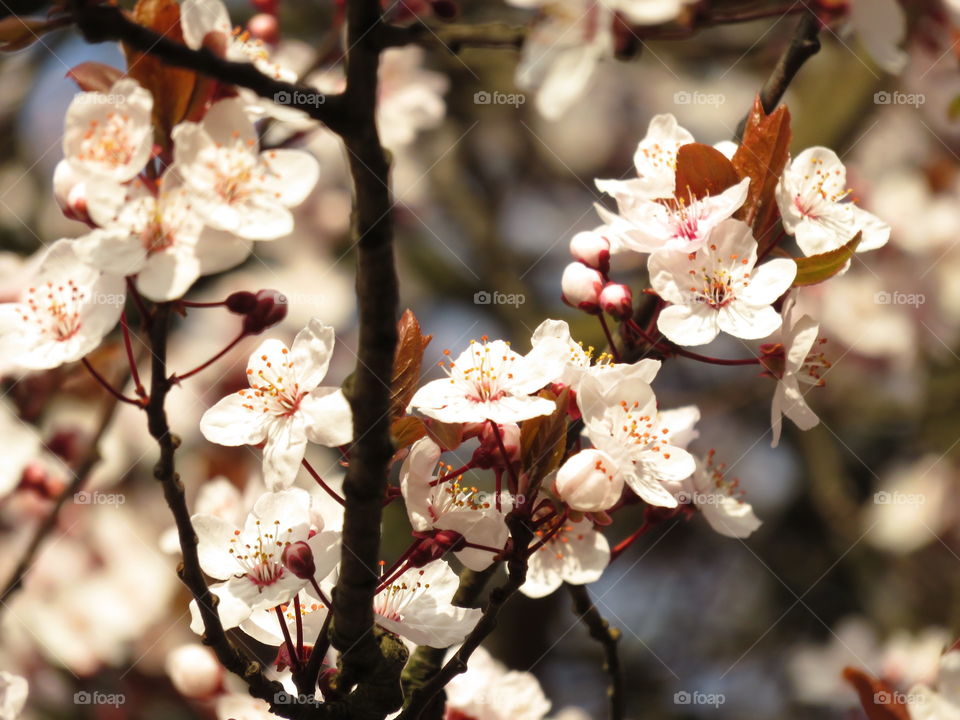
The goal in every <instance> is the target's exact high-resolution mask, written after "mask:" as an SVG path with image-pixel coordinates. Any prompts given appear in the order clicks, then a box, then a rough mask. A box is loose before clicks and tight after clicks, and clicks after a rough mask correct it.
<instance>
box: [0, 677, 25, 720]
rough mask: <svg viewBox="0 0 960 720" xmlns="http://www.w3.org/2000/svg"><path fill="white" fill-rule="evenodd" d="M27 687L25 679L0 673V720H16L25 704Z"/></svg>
mask: <svg viewBox="0 0 960 720" xmlns="http://www.w3.org/2000/svg"><path fill="white" fill-rule="evenodd" d="M29 689H30V688H29V686H28V685H27V681H26V679H25V678H22V677H20V676H19V675H14V674H13V673H11V672H7V671H6V670H4V671H0V720H17V718H18V717H20V713H21V712H23V706H24V705H26V704H27V694H28V692H29Z"/></svg>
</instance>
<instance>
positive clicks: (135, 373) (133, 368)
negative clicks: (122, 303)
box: [120, 310, 147, 399]
mask: <svg viewBox="0 0 960 720" xmlns="http://www.w3.org/2000/svg"><path fill="white" fill-rule="evenodd" d="M120 327H121V329H122V330H123V347H124V348H125V349H126V351H127V362H128V363H129V364H130V376H131V377H132V378H133V384H134V386H135V388H136V391H137V397H139V398H142V399H146V397H147V391H146V389H145V388H144V387H143V383H142V382H140V371H139V370H137V361H136V359H134V357H133V343H132V342H131V341H130V328H129V327H128V326H127V312H126V310H124V311H123V312H122V313H120Z"/></svg>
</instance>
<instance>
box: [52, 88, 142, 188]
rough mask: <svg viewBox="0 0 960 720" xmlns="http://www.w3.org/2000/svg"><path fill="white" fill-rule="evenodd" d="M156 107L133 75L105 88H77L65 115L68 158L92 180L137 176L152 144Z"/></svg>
mask: <svg viewBox="0 0 960 720" xmlns="http://www.w3.org/2000/svg"><path fill="white" fill-rule="evenodd" d="M152 112H153V97H152V96H151V95H150V93H149V92H148V91H147V90H144V89H143V88H142V87H140V86H139V85H138V84H137V82H136V81H135V80H132V79H130V78H121V79H120V80H117V81H116V82H115V83H114V84H113V86H112V87H111V88H110V90H109V92H106V93H99V92H83V93H78V94H77V95H75V96H74V98H73V100H72V101H71V103H70V107H69V108H68V109H67V115H66V119H65V121H64V132H63V155H64V158H65V159H66V161H67V162H69V163H70V165H71V167H72V168H73V169H74V170H75V171H76V172H77V173H78V174H80V175H81V176H82V177H85V178H87V179H88V181H90V182H96V181H101V180H105V181H112V182H126V181H127V180H131V179H133V178H134V177H136V176H137V175H139V174H140V171H141V170H143V168H144V166H145V165H146V164H147V160H149V159H150V154H151V152H152V150H153V125H152V116H151V113H152Z"/></svg>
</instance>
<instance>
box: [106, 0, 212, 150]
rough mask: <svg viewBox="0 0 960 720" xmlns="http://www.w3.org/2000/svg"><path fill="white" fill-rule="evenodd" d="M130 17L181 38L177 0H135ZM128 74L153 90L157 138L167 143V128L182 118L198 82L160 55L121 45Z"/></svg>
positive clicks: (177, 38)
mask: <svg viewBox="0 0 960 720" xmlns="http://www.w3.org/2000/svg"><path fill="white" fill-rule="evenodd" d="M133 19H134V20H135V21H136V22H138V23H139V24H141V25H144V26H146V27H148V28H150V29H151V30H153V31H154V32H156V33H158V34H160V35H162V36H164V37H165V38H167V39H168V40H172V41H173V42H179V43H182V42H183V30H182V29H181V27H180V6H179V5H178V4H177V2H176V0H138V2H137V4H136V5H135V6H134V8H133ZM124 53H125V55H126V57H127V74H128V75H129V76H130V77H132V78H133V79H134V80H136V81H137V82H138V83H140V84H141V85H142V86H143V87H145V88H146V89H147V90H149V91H150V92H151V93H152V94H153V120H154V123H155V125H156V128H157V133H156V141H157V143H158V144H159V145H160V146H161V147H168V145H169V138H170V131H171V130H172V129H173V126H174V125H176V124H177V123H178V122H180V121H181V120H183V119H184V118H185V117H186V115H187V109H188V108H189V107H190V101H191V98H192V97H193V94H194V90H195V88H196V85H197V74H196V73H195V72H193V71H192V70H186V69H184V68H177V67H173V66H171V65H167V64H165V63H164V62H162V61H161V60H160V59H158V58H156V57H153V56H152V55H148V54H145V53H139V52H137V51H136V50H134V49H133V48H131V47H129V46H126V45H124Z"/></svg>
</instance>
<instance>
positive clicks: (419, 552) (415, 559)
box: [407, 530, 466, 567]
mask: <svg viewBox="0 0 960 720" xmlns="http://www.w3.org/2000/svg"><path fill="white" fill-rule="evenodd" d="M464 542H466V540H465V538H464V537H463V535H461V534H460V533H458V532H455V531H453V530H437V531H436V532H434V533H433V535H430V536H428V537H425V538H423V539H422V540H421V541H420V544H419V545H418V546H417V549H416V550H414V551H413V552H412V553H411V554H410V557H409V558H407V562H409V563H410V566H411V567H423V566H424V565H427V564H429V563H432V562H433V561H434V560H439V559H440V558H442V557H443V556H444V555H445V554H446V553H447V551H450V550H452V551H454V552H456V551H457V550H459V549H461V548H462V547H463V544H464Z"/></svg>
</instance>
